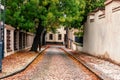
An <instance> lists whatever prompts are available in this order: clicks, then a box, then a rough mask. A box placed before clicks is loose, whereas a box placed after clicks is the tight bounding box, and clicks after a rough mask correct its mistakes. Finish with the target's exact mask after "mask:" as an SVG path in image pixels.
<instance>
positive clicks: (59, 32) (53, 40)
mask: <svg viewBox="0 0 120 80" xmlns="http://www.w3.org/2000/svg"><path fill="white" fill-rule="evenodd" d="M50 34H52V35H53V39H52V40H50V39H49V35H50ZM58 34H61V35H62V39H61V40H58ZM64 34H66V31H65V30H64V27H61V28H59V29H57V33H55V34H54V33H52V32H49V33H47V34H46V42H64Z"/></svg>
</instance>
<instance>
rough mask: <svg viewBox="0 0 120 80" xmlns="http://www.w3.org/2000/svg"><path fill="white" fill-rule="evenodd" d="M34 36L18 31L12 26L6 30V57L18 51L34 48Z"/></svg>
mask: <svg viewBox="0 0 120 80" xmlns="http://www.w3.org/2000/svg"><path fill="white" fill-rule="evenodd" d="M33 38H34V34H32V33H29V32H25V31H22V30H16V29H15V28H13V27H12V26H10V25H5V28H4V52H5V53H4V55H5V56H8V55H10V54H13V53H14V52H16V51H20V50H24V49H28V48H30V47H31V46H32V43H33Z"/></svg>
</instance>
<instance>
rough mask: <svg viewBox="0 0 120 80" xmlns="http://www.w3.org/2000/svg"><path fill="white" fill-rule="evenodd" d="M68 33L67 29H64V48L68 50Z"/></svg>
mask: <svg viewBox="0 0 120 80" xmlns="http://www.w3.org/2000/svg"><path fill="white" fill-rule="evenodd" d="M68 31H69V28H68V27H67V28H66V37H65V47H66V48H68V44H69V39H68Z"/></svg>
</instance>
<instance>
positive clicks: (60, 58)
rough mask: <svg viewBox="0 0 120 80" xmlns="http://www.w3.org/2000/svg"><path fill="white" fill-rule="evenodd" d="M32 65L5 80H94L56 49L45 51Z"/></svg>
mask: <svg viewBox="0 0 120 80" xmlns="http://www.w3.org/2000/svg"><path fill="white" fill-rule="evenodd" d="M33 64H34V65H31V66H30V67H29V68H30V69H29V68H28V69H27V70H25V71H24V72H22V73H19V74H17V75H15V76H12V77H10V78H6V79H5V80H96V79H93V78H92V77H91V76H89V74H88V73H86V72H85V71H84V70H82V68H80V66H79V65H78V64H77V63H75V61H74V60H72V59H71V58H69V57H68V56H67V55H66V54H64V52H63V51H62V50H60V49H58V48H56V47H53V48H49V49H47V50H46V53H45V54H44V55H43V57H42V58H39V59H38V60H37V62H34V63H33ZM23 74H24V75H23Z"/></svg>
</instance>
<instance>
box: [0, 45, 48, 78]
mask: <svg viewBox="0 0 120 80" xmlns="http://www.w3.org/2000/svg"><path fill="white" fill-rule="evenodd" d="M47 48H49V47H48V46H47V47H45V49H44V50H42V51H40V52H39V53H38V55H37V56H36V57H35V58H34V59H33V60H31V62H29V63H28V64H27V65H26V66H25V67H24V68H22V69H21V70H18V71H16V72H13V73H11V74H8V75H6V76H3V77H0V79H4V78H7V77H10V76H13V75H15V74H17V73H20V72H22V71H24V70H25V69H26V68H27V67H28V66H29V65H30V64H31V63H32V62H33V61H34V60H35V59H36V58H37V57H38V56H39V55H41V53H42V52H44V51H45V50H46V49H47Z"/></svg>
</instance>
